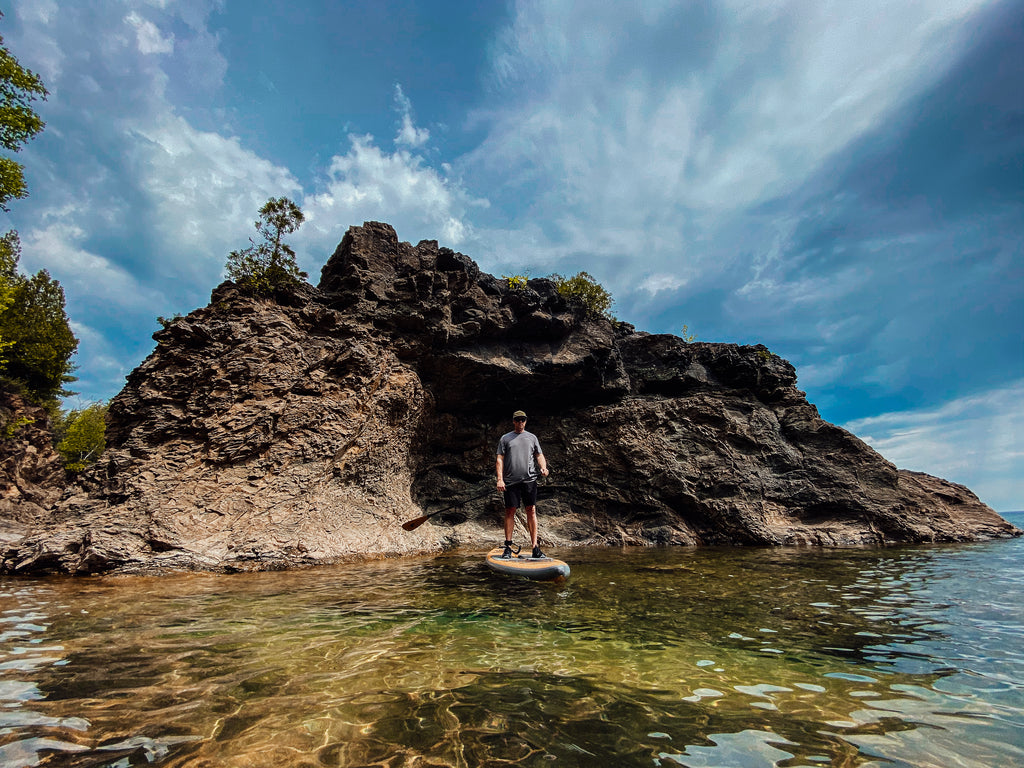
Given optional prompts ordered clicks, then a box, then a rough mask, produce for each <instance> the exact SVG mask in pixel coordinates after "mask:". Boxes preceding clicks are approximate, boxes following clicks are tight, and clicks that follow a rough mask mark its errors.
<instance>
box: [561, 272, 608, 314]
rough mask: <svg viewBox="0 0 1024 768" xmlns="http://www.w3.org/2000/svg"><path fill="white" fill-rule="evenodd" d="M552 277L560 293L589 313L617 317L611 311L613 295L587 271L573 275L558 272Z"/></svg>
mask: <svg viewBox="0 0 1024 768" xmlns="http://www.w3.org/2000/svg"><path fill="white" fill-rule="evenodd" d="M551 279H552V280H554V281H555V285H556V286H557V287H558V293H559V294H560V295H562V296H564V297H565V298H566V299H568V300H569V301H570V302H572V303H574V304H577V305H579V306H581V307H583V308H584V309H585V310H586V311H587V312H588V313H589V314H592V315H596V316H600V317H606V318H608V319H609V320H614V319H615V317H614V316H613V315H612V312H611V309H612V304H613V303H614V301H613V300H612V295H611V294H610V293H608V291H607V290H605V289H604V288H603V287H602V286H601V284H600V283H598V282H597V280H595V279H594V278H593V276H591V275H590V274H588V273H587V272H579V273H577V274H576V275H573V276H572V277H563V276H562V275H557V274H556V275H552V276H551Z"/></svg>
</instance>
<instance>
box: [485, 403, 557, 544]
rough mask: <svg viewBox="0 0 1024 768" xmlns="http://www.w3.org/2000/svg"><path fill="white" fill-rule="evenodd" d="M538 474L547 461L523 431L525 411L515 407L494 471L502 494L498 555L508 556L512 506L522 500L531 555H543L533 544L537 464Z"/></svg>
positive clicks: (543, 472) (544, 470)
mask: <svg viewBox="0 0 1024 768" xmlns="http://www.w3.org/2000/svg"><path fill="white" fill-rule="evenodd" d="M538 467H539V468H540V474H541V475H543V476H544V477H547V476H548V464H547V461H546V460H545V459H544V452H543V451H542V450H541V448H540V441H539V440H538V439H537V436H536V435H535V434H533V433H532V432H527V431H526V414H525V413H524V412H523V411H516V412H515V413H513V414H512V431H511V432H507V433H506V434H504V435H502V436H501V440H499V441H498V458H497V461H496V466H495V471H496V472H497V474H498V490H499V491H501V492H502V494H503V495H504V497H505V551H504V552H503V553H502V555H501V556H502V557H506V558H509V557H512V531H513V530H514V529H515V525H516V510H517V509H519V505H520V504H522V505H523V508H524V509H525V510H526V526H527V528H528V529H529V531H530V543H531V544H532V545H533V556H534V557H544V553H543V552H541V551H540V546H539V545H538V544H537V474H538V472H537V468H538Z"/></svg>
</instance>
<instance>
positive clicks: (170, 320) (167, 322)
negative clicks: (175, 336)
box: [156, 312, 181, 330]
mask: <svg viewBox="0 0 1024 768" xmlns="http://www.w3.org/2000/svg"><path fill="white" fill-rule="evenodd" d="M179 319H181V313H180V312H175V313H174V317H164V316H162V315H158V316H157V318H156V321H157V322H158V323H160V327H161V328H163V329H164V330H167V329H168V328H170V327H171V325H173V324H174V321H175V320H179Z"/></svg>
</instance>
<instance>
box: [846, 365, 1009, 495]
mask: <svg viewBox="0 0 1024 768" xmlns="http://www.w3.org/2000/svg"><path fill="white" fill-rule="evenodd" d="M844 427H845V428H846V429H848V430H850V431H851V432H853V433H854V434H856V435H858V436H859V437H860V438H861V439H862V440H864V441H865V442H866V443H868V444H869V445H871V447H872V448H874V449H875V450H877V451H878V452H879V453H881V454H882V455H883V456H885V458H887V459H888V460H889V461H891V462H893V463H894V464H896V465H897V466H899V467H902V468H905V469H913V470H918V471H923V472H927V473H929V474H932V475H938V476H940V477H944V478H946V479H947V480H952V481H954V482H957V483H962V484H964V485H966V486H967V487H969V488H970V489H971V490H973V491H974V492H975V493H977V494H978V496H979V497H981V499H982V501H985V502H986V503H987V504H989V505H990V506H992V507H994V508H995V509H997V510H1001V511H1004V512H1008V511H1015V510H1021V509H1024V444H1022V442H1021V437H1020V436H1021V435H1024V380H1020V381H1016V382H1014V383H1012V384H1010V385H1009V386H1005V387H999V388H997V389H992V390H989V391H986V392H980V393H976V394H972V395H969V396H966V397H961V398H957V399H955V400H951V401H949V402H947V403H944V404H943V405H941V406H940V407H937V408H926V409H920V410H908V411H900V412H893V413H885V414H881V415H879V416H872V417H869V418H864V419H855V420H853V421H850V422H848V423H846V424H845V425H844Z"/></svg>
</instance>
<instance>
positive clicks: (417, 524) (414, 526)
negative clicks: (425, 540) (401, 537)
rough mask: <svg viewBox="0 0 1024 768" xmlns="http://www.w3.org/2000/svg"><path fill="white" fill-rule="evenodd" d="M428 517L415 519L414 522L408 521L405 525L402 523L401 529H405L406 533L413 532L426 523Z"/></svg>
mask: <svg viewBox="0 0 1024 768" xmlns="http://www.w3.org/2000/svg"><path fill="white" fill-rule="evenodd" d="M429 517H430V515H424V516H423V517H417V518H416V519H415V520H410V521H409V522H407V523H402V527H403V528H405V530H407V531H414V530H416V529H417V528H419V527H420V526H421V525H423V524H424V523H425V522H427V519H428V518H429Z"/></svg>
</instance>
